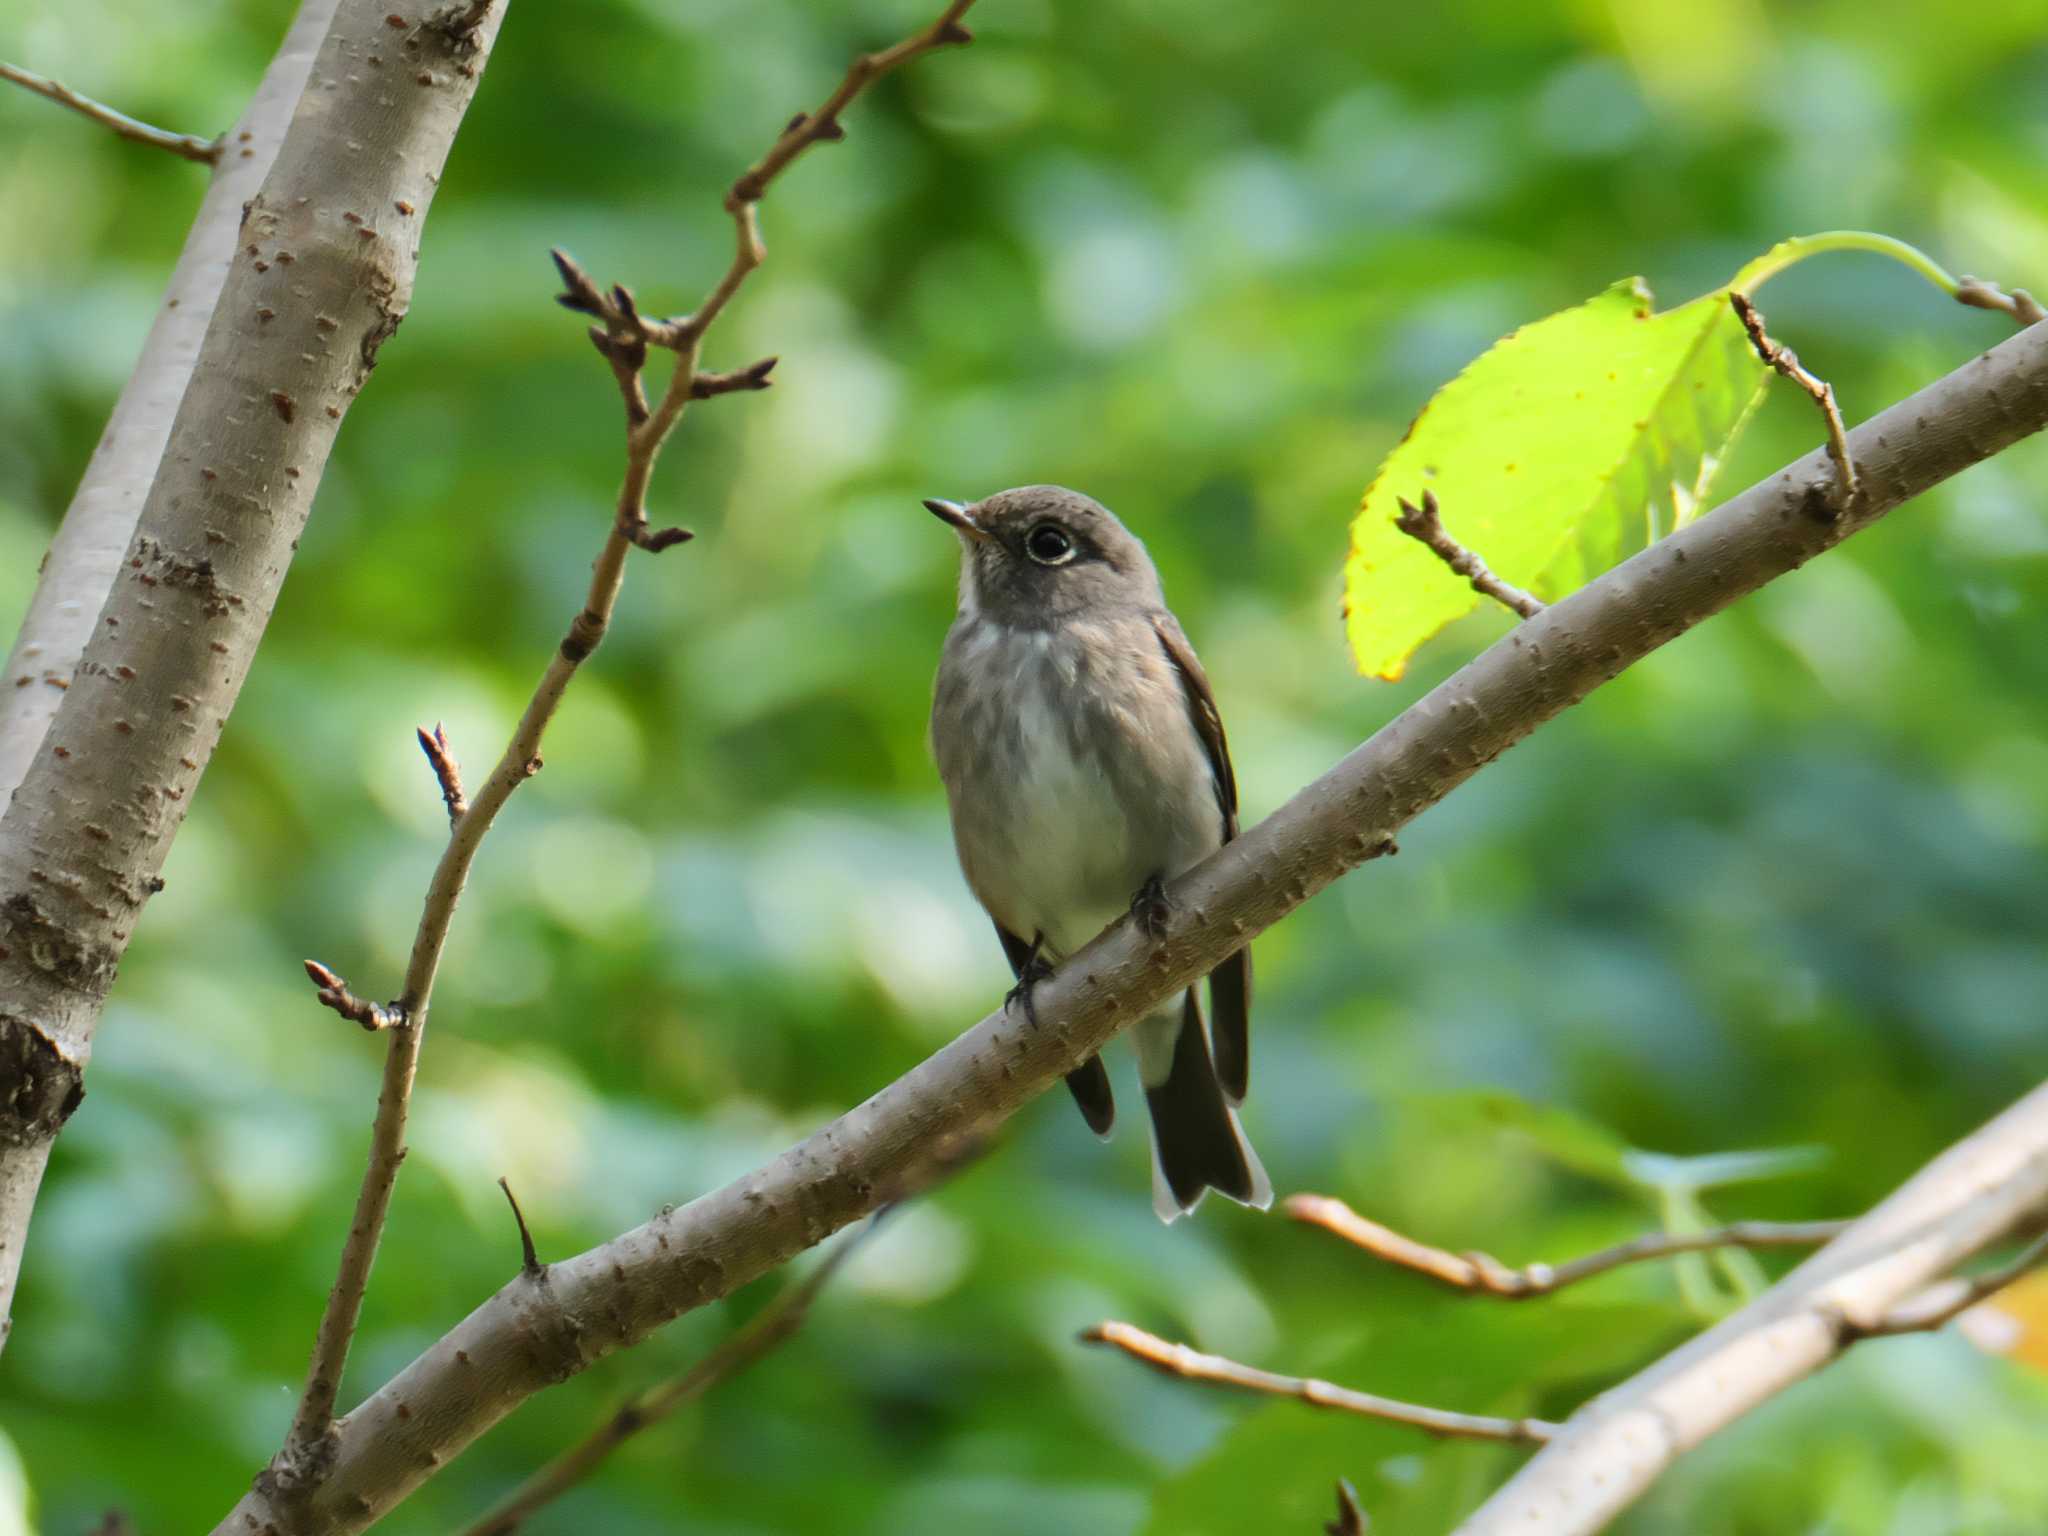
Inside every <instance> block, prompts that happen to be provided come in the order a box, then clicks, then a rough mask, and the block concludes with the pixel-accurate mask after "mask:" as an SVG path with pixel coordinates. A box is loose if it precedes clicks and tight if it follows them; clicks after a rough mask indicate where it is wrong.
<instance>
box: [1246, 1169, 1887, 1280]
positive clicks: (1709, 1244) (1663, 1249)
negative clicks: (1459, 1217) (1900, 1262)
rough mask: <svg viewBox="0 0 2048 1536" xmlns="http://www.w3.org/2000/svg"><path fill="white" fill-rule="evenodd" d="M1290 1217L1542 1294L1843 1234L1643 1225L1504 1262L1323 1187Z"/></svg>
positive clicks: (1392, 1254)
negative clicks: (1442, 1241) (1443, 1242)
mask: <svg viewBox="0 0 2048 1536" xmlns="http://www.w3.org/2000/svg"><path fill="white" fill-rule="evenodd" d="M1281 1209H1282V1210H1284V1211H1285V1212H1286V1213H1287V1214H1288V1215H1289V1216H1291V1217H1293V1218H1294V1219H1295V1220H1296V1221H1299V1222H1305V1223H1306V1224H1308V1225H1309V1226H1312V1227H1321V1228H1322V1229H1323V1230H1324V1231H1325V1232H1329V1233H1331V1234H1333V1235H1334V1236H1337V1237H1340V1238H1342V1239H1343V1240H1344V1241H1345V1242H1347V1243H1350V1244H1352V1245H1353V1246H1354V1247H1357V1248H1362V1249H1364V1250H1365V1251H1366V1252H1367V1253H1369V1254H1371V1255H1372V1256H1373V1257H1374V1258H1376V1259H1381V1260H1384V1261H1385V1262H1386V1263H1389V1264H1395V1265H1399V1266H1400V1267H1401V1268H1403V1269H1412V1270H1414V1271H1415V1272H1416V1273H1417V1274H1422V1275H1427V1276H1428V1277H1429V1278H1430V1279H1432V1280H1435V1281H1437V1282H1439V1283H1440V1284H1442V1285H1446V1286H1448V1287H1450V1288H1451V1289H1452V1290H1454V1291H1465V1292H1467V1293H1470V1294H1475V1295H1482V1296H1493V1297H1497V1298H1499V1299H1500V1300H1502V1301H1524V1300H1527V1299H1528V1298H1529V1297H1531V1296H1548V1295H1551V1294H1552V1293H1553V1292H1556V1291H1561V1290H1563V1289H1564V1288H1565V1287H1566V1286H1568V1285H1576V1284H1577V1283H1578V1282H1579V1281H1581V1280H1590V1279H1592V1278H1593V1276H1595V1275H1604V1274H1606V1273H1607V1272H1608V1271H1609V1270H1613V1269H1620V1268H1621V1267H1622V1266H1623V1265H1625V1264H1638V1263H1641V1262H1642V1261H1643V1260H1645V1259H1667V1258H1670V1257H1672V1256H1673V1255H1674V1254H1680V1253H1701V1252H1705V1251H1706V1250H1708V1249H1712V1248H1817V1247H1819V1246H1820V1245H1821V1244H1822V1243H1826V1242H1830V1241H1832V1240H1833V1239H1835V1238H1837V1237H1839V1236H1841V1234H1842V1233H1843V1232H1844V1231H1846V1230H1847V1229H1848V1227H1849V1223H1848V1222H1846V1221H1738V1222H1734V1223H1732V1224H1730V1225H1728V1226H1725V1227H1714V1228H1712V1229H1711V1230H1709V1231H1705V1232H1646V1233H1644V1234H1643V1235H1642V1236H1641V1237H1637V1238H1632V1239H1630V1240H1629V1241H1628V1242H1625V1243H1616V1244H1615V1245H1614V1246H1613V1247H1612V1248H1602V1249H1601V1250H1599V1252H1597V1253H1589V1254H1584V1255H1582V1256H1581V1257H1579V1258H1576V1259H1572V1260H1569V1261H1568V1262H1566V1263H1563V1264H1529V1265H1526V1266H1524V1267H1523V1268H1521V1269H1510V1268H1508V1266H1507V1265H1505V1264H1503V1263H1501V1261H1500V1260H1499V1259H1496V1258H1495V1257H1494V1256H1493V1255H1492V1254H1490V1253H1479V1252H1477V1251H1474V1252H1471V1253H1451V1252H1448V1251H1447V1250H1445V1249H1442V1248H1432V1247H1431V1246H1430V1245H1429V1244H1427V1243H1418V1242H1417V1241H1416V1240H1415V1239H1414V1238H1412V1237H1405V1236H1403V1235H1402V1234H1401V1233H1399V1232H1396V1231H1395V1230H1394V1229H1393V1228H1391V1227H1383V1226H1381V1225H1380V1224H1379V1223H1378V1222H1376V1221H1370V1220H1368V1219H1367V1218H1365V1217H1363V1216H1361V1215H1359V1214H1358V1213H1357V1212H1356V1211H1354V1210H1352V1209H1351V1207H1350V1206H1348V1205H1346V1204H1345V1203H1344V1202H1343V1201H1342V1200H1333V1199H1331V1198H1330V1197H1329V1196H1328V1195H1290V1196H1288V1198H1287V1200H1286V1201H1285V1203H1284V1204H1283V1205H1282V1207H1281Z"/></svg>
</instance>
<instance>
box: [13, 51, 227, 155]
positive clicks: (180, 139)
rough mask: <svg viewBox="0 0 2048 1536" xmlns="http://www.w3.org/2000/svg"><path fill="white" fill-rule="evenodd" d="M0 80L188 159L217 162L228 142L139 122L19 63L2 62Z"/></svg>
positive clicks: (131, 137) (141, 141)
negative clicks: (175, 131) (21, 66)
mask: <svg viewBox="0 0 2048 1536" xmlns="http://www.w3.org/2000/svg"><path fill="white" fill-rule="evenodd" d="M0 80H11V81H13V82H14V83H15V84H16V85H18V86H21V87H22V88H24V89H25V90H31V91H34V92H35V93H36V94H37V95H38V96H47V97H49V98H50V100H52V101H54V102H56V103H57V104H58V105H60V106H66V107H69V108H70V109H71V110H72V111H74V112H81V113H83V114H84V115H85V116H87V117H89V118H91V119H92V120H93V121H94V122H96V123H99V124H101V125H102V126H104V127H107V128H111V129H113V130H114V132H116V133H118V134H119V135H120V136H121V137H122V138H124V139H132V140H134V141H135V142H136V143H137V144H148V145H151V146H153V147H154V148H157V149H167V150H169V151H170V152H171V153H172V154H174V155H182V156H183V157H184V158H185V159H187V160H197V161H198V162H199V163H200V164H201V165H213V164H215V163H216V162H218V161H219V159H220V156H221V150H222V148H223V143H224V141H223V140H221V139H200V138H194V137H193V136H192V135H191V134H189V133H172V132H170V131H169V130H168V129H165V128H152V127H151V126H150V125H149V124H148V123H143V122H138V121H136V120H135V119H134V118H132V117H130V116H128V115H127V114H126V113H125V112H116V111H115V110H114V109H113V108H112V107H109V106H106V105H104V104H103V103H101V102H97V101H94V100H93V99H92V98H91V97H90V96H81V95H79V93H78V92H76V91H74V90H72V89H71V87H70V86H68V85H62V84H59V83H58V82H57V81H55V80H52V79H50V78H49V77H48V76H46V75H38V74H35V73H33V72H32V71H30V70H26V69H22V68H20V67H18V66H16V65H13V64H8V63H5V62H0Z"/></svg>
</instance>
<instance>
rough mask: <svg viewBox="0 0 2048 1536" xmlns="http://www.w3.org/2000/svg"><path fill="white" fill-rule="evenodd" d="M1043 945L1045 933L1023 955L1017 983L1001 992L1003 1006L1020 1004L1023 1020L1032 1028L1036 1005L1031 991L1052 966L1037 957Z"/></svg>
mask: <svg viewBox="0 0 2048 1536" xmlns="http://www.w3.org/2000/svg"><path fill="white" fill-rule="evenodd" d="M1044 947H1045V935H1044V934H1042V933H1041V934H1039V935H1038V936H1037V937H1036V938H1034V939H1033V940H1032V941H1031V953H1030V954H1028V955H1026V956H1025V957H1024V963H1023V964H1022V965H1021V966H1019V967H1018V968H1017V985H1015V986H1014V987H1012V988H1010V990H1009V991H1008V992H1006V993H1005V994H1003V1007H1004V1008H1005V1009H1007V1008H1010V1007H1012V1006H1021V1007H1022V1008H1023V1010H1024V1022H1025V1023H1027V1024H1029V1025H1030V1026H1031V1027H1032V1028H1033V1029H1036V1028H1038V1005H1037V1004H1036V1003H1034V1002H1032V1000H1031V993H1032V991H1033V989H1035V988H1036V987H1037V986H1038V984H1039V983H1040V982H1041V981H1044V980H1045V979H1046V978H1047V977H1048V976H1050V975H1052V967H1051V966H1050V965H1049V964H1047V963H1046V962H1045V961H1044V960H1043V959H1041V958H1040V957H1039V953H1038V952H1039V951H1040V950H1041V949H1043V948H1044Z"/></svg>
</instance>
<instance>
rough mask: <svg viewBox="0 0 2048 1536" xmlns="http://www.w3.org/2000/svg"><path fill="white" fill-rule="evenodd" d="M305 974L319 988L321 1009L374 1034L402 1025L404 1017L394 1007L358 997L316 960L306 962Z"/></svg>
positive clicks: (345, 983) (346, 984)
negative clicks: (322, 1007)
mask: <svg viewBox="0 0 2048 1536" xmlns="http://www.w3.org/2000/svg"><path fill="white" fill-rule="evenodd" d="M305 966H306V974H307V975H308V976H310V977H312V978H313V985H314V986H316V987H318V988H319V989H320V990H319V993H318V994H317V995H318V997H319V999H320V1002H321V1003H322V1005H323V1006H325V1007H328V1008H332V1009H333V1010H334V1011H335V1012H336V1013H338V1014H340V1015H341V1016H342V1017H343V1018H344V1019H349V1020H351V1021H353V1022H355V1023H357V1024H360V1025H362V1026H363V1028H364V1029H367V1030H370V1031H371V1032H372V1033H374V1032H375V1031H377V1030H380V1029H397V1028H399V1027H401V1026H402V1025H403V1024H404V1023H405V1014H404V1013H403V1012H402V1011H401V1010H400V1009H399V1008H397V1007H396V1006H395V1005H393V1004H389V1003H372V1002H366V1001H365V1000H364V999H362V998H360V997H357V996H356V995H355V993H353V992H351V991H350V990H349V988H348V983H347V982H345V981H343V980H342V979H341V978H340V977H339V976H337V975H336V974H335V973H334V972H333V971H330V970H329V969H328V968H327V967H326V966H324V965H322V964H321V963H320V962H319V961H318V960H308V961H306V962H305Z"/></svg>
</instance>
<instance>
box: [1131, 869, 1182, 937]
mask: <svg viewBox="0 0 2048 1536" xmlns="http://www.w3.org/2000/svg"><path fill="white" fill-rule="evenodd" d="M1172 915H1173V903H1172V902H1170V901H1168V900H1167V899H1166V882H1165V881H1164V880H1162V879H1160V878H1159V876H1157V875H1154V876H1153V877H1152V878H1151V879H1149V880H1147V881H1146V882H1145V883H1144V884H1143V885H1141V886H1139V887H1138V893H1137V895H1135V896H1133V897H1132V898H1131V916H1132V917H1134V918H1136V919H1137V920H1138V926H1139V927H1140V928H1143V929H1144V930H1145V933H1146V935H1147V936H1148V937H1150V938H1152V939H1155V940H1156V939H1163V938H1165V937H1166V920H1167V919H1168V918H1169V917H1171V916H1172Z"/></svg>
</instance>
